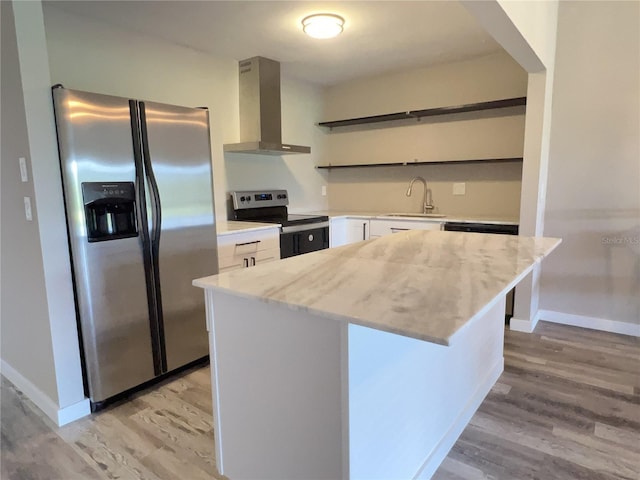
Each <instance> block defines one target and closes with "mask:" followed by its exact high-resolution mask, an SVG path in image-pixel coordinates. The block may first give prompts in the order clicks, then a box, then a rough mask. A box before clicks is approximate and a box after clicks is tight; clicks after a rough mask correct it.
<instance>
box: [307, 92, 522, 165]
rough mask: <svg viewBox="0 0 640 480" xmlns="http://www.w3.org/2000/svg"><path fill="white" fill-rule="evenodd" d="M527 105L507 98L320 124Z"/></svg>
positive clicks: (345, 124)
mask: <svg viewBox="0 0 640 480" xmlns="http://www.w3.org/2000/svg"><path fill="white" fill-rule="evenodd" d="M526 104H527V97H516V98H506V99H504V100H492V101H490V102H479V103H469V104H467V105H456V106H451V107H438V108H427V109H424V110H411V111H408V112H398V113H386V114H383V115H373V116H371V117H359V118H347V119H344V120H334V121H330V122H320V123H318V125H320V126H321V127H329V128H335V127H348V126H351V125H365V124H370V123H379V122H389V121H392V120H406V119H411V118H415V119H420V118H423V117H435V116H438V115H450V114H453V113H466V112H479V111H482V110H495V109H498V108H509V107H519V106H523V105H526ZM430 163H433V162H430Z"/></svg>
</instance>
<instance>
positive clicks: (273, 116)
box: [224, 57, 311, 155]
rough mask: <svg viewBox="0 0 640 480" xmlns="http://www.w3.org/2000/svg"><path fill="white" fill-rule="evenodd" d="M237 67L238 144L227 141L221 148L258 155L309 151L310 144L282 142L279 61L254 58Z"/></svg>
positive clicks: (227, 150) (230, 151)
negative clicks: (238, 97)
mask: <svg viewBox="0 0 640 480" xmlns="http://www.w3.org/2000/svg"><path fill="white" fill-rule="evenodd" d="M238 66H239V72H240V83H239V87H240V89H239V90H240V92H239V93H240V143H228V144H226V145H224V151H225V152H229V153H254V154H260V155H286V154H291V153H311V147H304V146H301V145H286V144H283V143H282V125H281V121H280V120H281V105H280V63H279V62H276V61H275V60H270V59H268V58H264V57H253V58H249V59H247V60H242V61H241V62H239V64H238Z"/></svg>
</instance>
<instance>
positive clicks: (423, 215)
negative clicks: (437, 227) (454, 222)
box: [381, 213, 446, 218]
mask: <svg viewBox="0 0 640 480" xmlns="http://www.w3.org/2000/svg"><path fill="white" fill-rule="evenodd" d="M381 216H384V217H420V218H443V217H446V215H445V214H444V213H385V214H384V215H381Z"/></svg>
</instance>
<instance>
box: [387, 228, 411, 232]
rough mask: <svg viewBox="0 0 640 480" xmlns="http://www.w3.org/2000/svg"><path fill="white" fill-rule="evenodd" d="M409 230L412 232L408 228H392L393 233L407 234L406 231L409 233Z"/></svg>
mask: <svg viewBox="0 0 640 480" xmlns="http://www.w3.org/2000/svg"><path fill="white" fill-rule="evenodd" d="M408 230H410V229H408V228H395V227H391V231H392V232H406V231H408Z"/></svg>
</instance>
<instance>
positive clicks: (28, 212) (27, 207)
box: [24, 197, 33, 221]
mask: <svg viewBox="0 0 640 480" xmlns="http://www.w3.org/2000/svg"><path fill="white" fill-rule="evenodd" d="M24 216H25V217H27V220H29V221H32V220H33V215H32V214H31V198H29V197H24Z"/></svg>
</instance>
